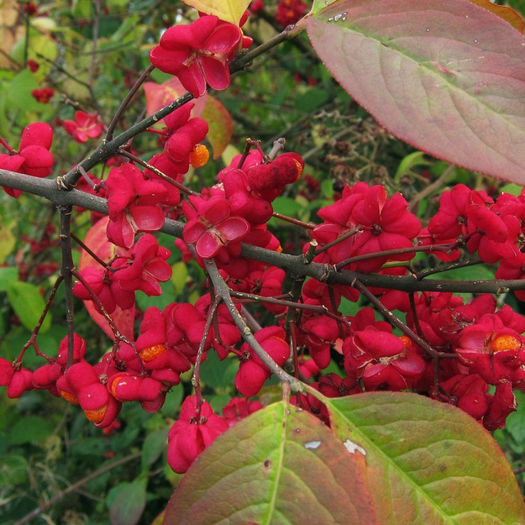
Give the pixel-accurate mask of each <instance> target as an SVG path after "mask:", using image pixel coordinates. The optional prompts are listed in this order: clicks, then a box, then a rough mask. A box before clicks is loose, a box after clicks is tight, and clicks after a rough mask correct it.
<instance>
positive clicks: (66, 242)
mask: <svg viewBox="0 0 525 525" xmlns="http://www.w3.org/2000/svg"><path fill="white" fill-rule="evenodd" d="M58 209H59V211H60V248H61V252H62V268H61V271H60V275H61V276H62V278H63V279H64V286H65V296H66V326H67V365H66V367H67V368H69V367H70V366H71V365H72V364H73V352H74V335H75V300H74V298H73V279H72V275H71V272H72V271H73V267H74V264H73V252H72V248H71V213H72V211H73V208H72V206H58Z"/></svg>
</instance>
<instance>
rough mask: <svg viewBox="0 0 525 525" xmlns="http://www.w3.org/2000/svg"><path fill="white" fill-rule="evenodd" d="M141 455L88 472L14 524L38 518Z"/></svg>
mask: <svg viewBox="0 0 525 525" xmlns="http://www.w3.org/2000/svg"><path fill="white" fill-rule="evenodd" d="M141 456H142V451H140V452H134V453H133V454H130V455H129V456H126V457H124V458H121V459H118V460H117V461H113V462H112V463H108V464H107V465H104V466H103V467H101V468H99V469H98V470H95V472H92V473H91V474H88V475H87V476H85V477H83V478H82V479H79V480H78V481H76V482H75V483H73V484H72V485H69V487H67V488H66V489H64V490H62V491H60V492H59V493H58V494H55V495H54V496H53V497H52V498H50V499H49V500H48V501H45V502H44V503H41V504H40V505H39V506H38V507H37V508H36V509H34V510H32V511H31V512H30V513H29V514H26V515H25V516H24V517H23V518H21V519H19V520H18V521H16V522H15V523H14V524H13V525H24V524H25V523H28V522H29V521H31V520H32V519H33V518H36V517H37V516H38V515H39V514H42V512H45V511H46V510H47V509H48V508H49V507H51V506H52V505H54V504H55V503H56V502H57V501H59V500H61V499H62V498H63V497H64V496H67V495H68V494H69V493H70V492H74V491H75V490H77V489H78V488H79V487H81V486H82V485H85V484H86V483H89V482H90V481H91V480H92V479H94V478H98V476H102V474H105V473H106V472H109V471H110V470H113V469H114V468H116V467H119V466H120V465H124V464H125V463H129V462H130V461H132V460H134V459H137V458H139V457H141Z"/></svg>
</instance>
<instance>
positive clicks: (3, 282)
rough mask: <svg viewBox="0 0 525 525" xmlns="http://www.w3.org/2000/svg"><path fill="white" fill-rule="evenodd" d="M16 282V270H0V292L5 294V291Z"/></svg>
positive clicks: (10, 268) (7, 268) (9, 268)
mask: <svg viewBox="0 0 525 525" xmlns="http://www.w3.org/2000/svg"><path fill="white" fill-rule="evenodd" d="M17 280H18V269H17V268H15V267H7V266H6V267H5V268H0V292H6V291H7V289H8V288H9V287H10V286H11V284H13V282H14V281H17Z"/></svg>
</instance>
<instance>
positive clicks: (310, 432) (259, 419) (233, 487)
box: [164, 401, 376, 525]
mask: <svg viewBox="0 0 525 525" xmlns="http://www.w3.org/2000/svg"><path fill="white" fill-rule="evenodd" d="M365 468H366V465H365V461H364V459H363V458H362V457H360V456H358V455H355V454H349V453H348V451H347V449H346V448H345V447H344V445H343V444H342V443H341V442H340V441H339V440H338V439H336V438H335V436H334V435H333V433H332V432H331V431H330V429H329V428H328V427H326V426H325V425H324V424H323V423H321V421H320V420H319V419H317V418H315V417H314V416H313V415H311V414H309V413H307V412H302V411H301V410H300V409H298V408H296V407H294V406H291V405H288V404H287V403H285V402H283V401H281V402H279V403H276V404H273V405H270V406H268V407H266V408H264V409H262V410H259V411H257V412H255V413H254V414H252V415H251V416H249V417H248V418H246V419H244V420H243V421H240V422H239V423H236V424H235V425H234V426H233V427H232V428H231V429H229V430H228V431H227V432H226V433H224V434H223V435H221V436H219V437H218V438H217V439H216V440H215V441H214V442H213V443H212V444H211V446H210V447H209V448H208V449H206V450H205V451H204V452H203V453H202V454H201V455H200V456H199V457H198V458H197V460H196V461H195V462H194V464H193V465H192V466H191V468H190V469H189V470H188V472H187V473H186V475H185V476H184V477H183V478H182V480H181V482H180V483H179V485H178V487H177V488H176V490H175V492H174V493H173V495H172V497H171V499H170V502H169V504H168V506H167V508H166V515H165V518H164V523H165V524H171V523H192V524H195V525H197V524H209V523H217V522H225V523H226V522H227V523H242V524H245V523H283V522H287V521H293V522H294V523H311V522H312V521H311V520H312V519H313V518H314V519H315V521H316V523H366V524H367V525H371V524H374V523H376V519H375V516H374V514H373V512H372V510H371V506H370V495H369V493H368V490H367V488H366V480H365V478H364V471H365Z"/></svg>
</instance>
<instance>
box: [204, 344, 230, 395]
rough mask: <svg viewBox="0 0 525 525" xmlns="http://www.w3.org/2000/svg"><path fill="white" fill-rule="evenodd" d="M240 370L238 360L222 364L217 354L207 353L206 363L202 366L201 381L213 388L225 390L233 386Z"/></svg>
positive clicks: (228, 360) (226, 361)
mask: <svg viewBox="0 0 525 525" xmlns="http://www.w3.org/2000/svg"><path fill="white" fill-rule="evenodd" d="M238 368H239V360H238V359H226V360H225V361H223V362H221V360H220V359H219V356H218V355H217V352H207V353H206V361H204V363H202V366H201V379H202V380H203V381H204V383H205V384H206V385H208V386H211V387H212V388H221V387H222V388H224V387H226V386H229V385H233V381H234V378H235V374H236V373H237V370H238Z"/></svg>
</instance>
